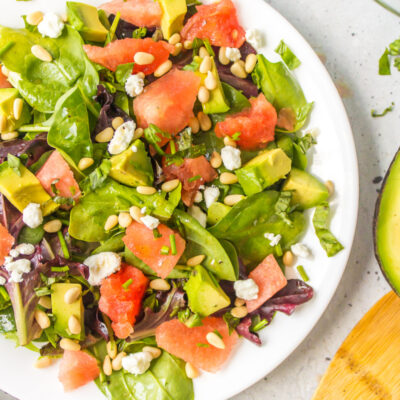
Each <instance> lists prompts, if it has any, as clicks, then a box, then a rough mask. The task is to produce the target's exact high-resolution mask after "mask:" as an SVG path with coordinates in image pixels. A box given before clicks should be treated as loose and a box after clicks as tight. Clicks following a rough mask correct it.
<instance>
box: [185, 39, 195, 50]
mask: <svg viewBox="0 0 400 400" xmlns="http://www.w3.org/2000/svg"><path fill="white" fill-rule="evenodd" d="M183 47H184V48H185V49H186V50H191V49H193V41H192V40H185V41H184V42H183Z"/></svg>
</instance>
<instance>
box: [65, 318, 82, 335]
mask: <svg viewBox="0 0 400 400" xmlns="http://www.w3.org/2000/svg"><path fill="white" fill-rule="evenodd" d="M68 329H69V331H70V332H71V333H72V334H73V335H79V334H80V333H81V331H82V326H81V323H80V321H79V319H78V318H76V317H75V315H71V316H70V317H69V319H68Z"/></svg>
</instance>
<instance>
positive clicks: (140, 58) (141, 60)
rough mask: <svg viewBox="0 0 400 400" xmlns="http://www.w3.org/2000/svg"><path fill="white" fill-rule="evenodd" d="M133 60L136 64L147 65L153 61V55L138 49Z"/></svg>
mask: <svg viewBox="0 0 400 400" xmlns="http://www.w3.org/2000/svg"><path fill="white" fill-rule="evenodd" d="M133 60H134V61H135V63H136V64H138V65H149V64H151V63H152V62H153V61H154V56H153V54H150V53H146V52H144V51H138V52H137V53H136V54H135V55H134V57H133Z"/></svg>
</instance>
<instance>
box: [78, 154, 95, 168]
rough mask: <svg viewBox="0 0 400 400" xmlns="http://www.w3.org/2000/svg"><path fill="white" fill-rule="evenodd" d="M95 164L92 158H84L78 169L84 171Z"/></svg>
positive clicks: (80, 161)
mask: <svg viewBox="0 0 400 400" xmlns="http://www.w3.org/2000/svg"><path fill="white" fill-rule="evenodd" d="M93 163H94V160H93V158H91V157H83V158H81V159H80V160H79V163H78V168H79V169H80V170H81V171H83V170H84V169H86V168H89V167H90V166H92V165H93Z"/></svg>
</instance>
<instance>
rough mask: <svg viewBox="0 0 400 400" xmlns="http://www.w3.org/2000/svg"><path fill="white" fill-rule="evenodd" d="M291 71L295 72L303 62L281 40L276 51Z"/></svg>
mask: <svg viewBox="0 0 400 400" xmlns="http://www.w3.org/2000/svg"><path fill="white" fill-rule="evenodd" d="M275 53H278V54H279V55H280V56H281V57H282V60H283V61H284V62H285V64H286V65H287V66H288V68H289V69H291V70H293V69H296V68H297V67H298V66H300V64H301V62H300V60H299V59H298V58H297V57H296V55H295V54H294V53H293V52H292V50H290V48H289V46H288V45H287V44H286V43H285V42H284V41H283V40H281V41H280V43H279V45H278V47H277V48H276V49H275Z"/></svg>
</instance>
